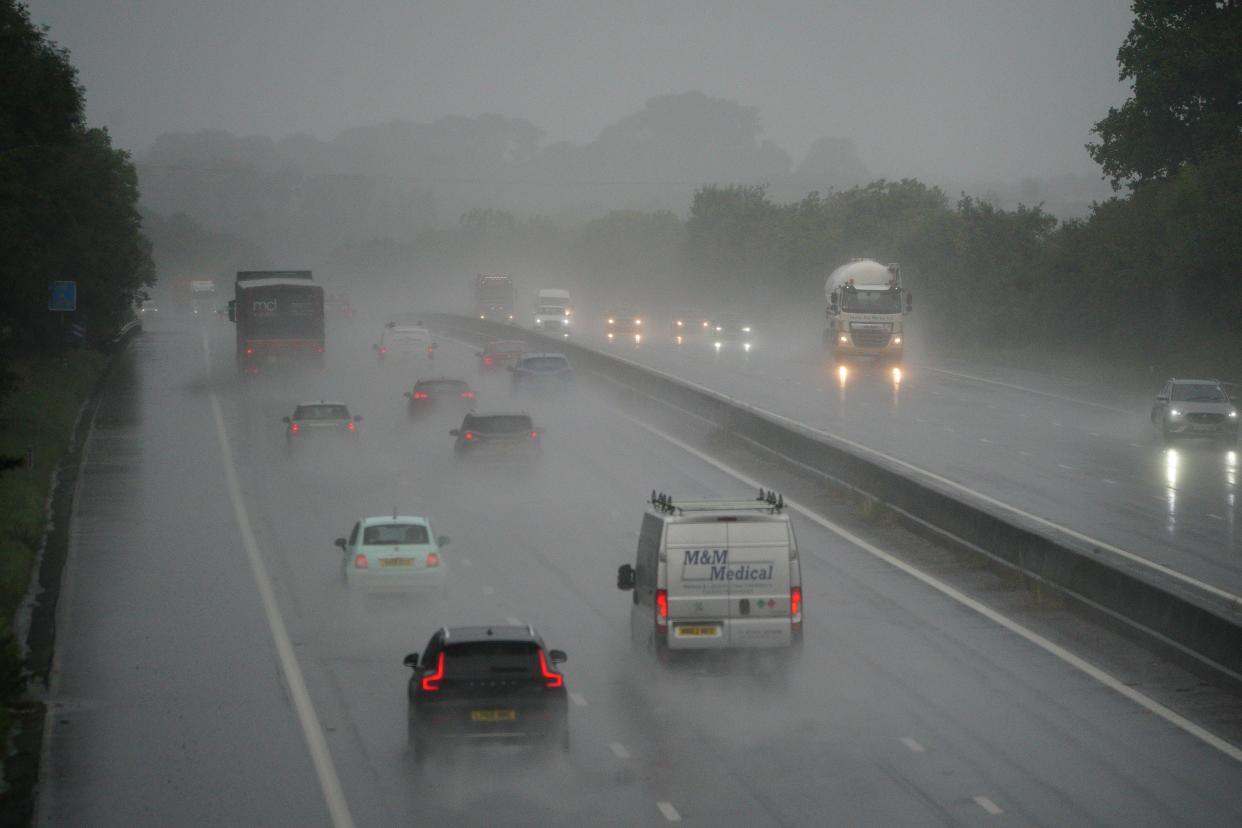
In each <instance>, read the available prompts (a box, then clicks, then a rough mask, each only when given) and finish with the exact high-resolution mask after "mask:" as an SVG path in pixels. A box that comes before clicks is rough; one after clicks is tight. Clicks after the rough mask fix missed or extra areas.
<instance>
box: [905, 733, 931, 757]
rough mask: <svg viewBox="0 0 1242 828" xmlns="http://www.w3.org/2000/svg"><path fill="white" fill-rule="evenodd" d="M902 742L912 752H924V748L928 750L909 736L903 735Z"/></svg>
mask: <svg viewBox="0 0 1242 828" xmlns="http://www.w3.org/2000/svg"><path fill="white" fill-rule="evenodd" d="M901 743H902V744H903V745H905V746H906V747H908V748H909V749H910V752H911V753H922V752H923V751H924V750H926V748H925V747H923V746H922V745H920V744H919V743H918V742H916V741H914V740H913V739H911V738H910V737H909V736H902V737H901Z"/></svg>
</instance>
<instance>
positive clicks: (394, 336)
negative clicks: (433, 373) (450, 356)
mask: <svg viewBox="0 0 1242 828" xmlns="http://www.w3.org/2000/svg"><path fill="white" fill-rule="evenodd" d="M371 347H372V348H373V349H374V350H375V353H376V355H377V356H378V357H379V361H380V364H381V365H382V364H384V362H386V361H387V360H390V359H408V358H410V357H416V356H426V357H431V356H433V355H434V354H435V343H434V342H433V341H432V339H431V332H430V331H428V330H427V329H426V328H424V327H423V326H421V325H398V324H396V323H395V322H389V323H388V324H387V325H385V326H384V330H383V331H382V332H381V333H380V338H379V342H377V343H375V344H374V345H372V346H371Z"/></svg>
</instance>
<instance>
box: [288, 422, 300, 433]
mask: <svg viewBox="0 0 1242 828" xmlns="http://www.w3.org/2000/svg"><path fill="white" fill-rule="evenodd" d="M300 427H301V426H299V425H298V424H297V423H294V424H292V425H291V426H289V430H290V431H292V432H293V433H294V434H297V433H298V429H299V428H300Z"/></svg>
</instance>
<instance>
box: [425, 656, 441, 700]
mask: <svg viewBox="0 0 1242 828" xmlns="http://www.w3.org/2000/svg"><path fill="white" fill-rule="evenodd" d="M443 680H444V653H443V652H441V653H440V657H439V658H438V659H436V670H435V672H434V673H428V674H427V675H425V676H423V680H422V688H423V691H424V692H427V693H434V692H436V691H437V690H439V689H440V682H441V681H443Z"/></svg>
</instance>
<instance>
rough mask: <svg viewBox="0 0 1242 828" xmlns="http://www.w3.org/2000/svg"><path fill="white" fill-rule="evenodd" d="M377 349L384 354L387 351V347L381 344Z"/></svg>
mask: <svg viewBox="0 0 1242 828" xmlns="http://www.w3.org/2000/svg"><path fill="white" fill-rule="evenodd" d="M379 351H380V353H381V354H386V353H388V349H387V348H385V347H384V346H383V345H381V346H380V349H379Z"/></svg>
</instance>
